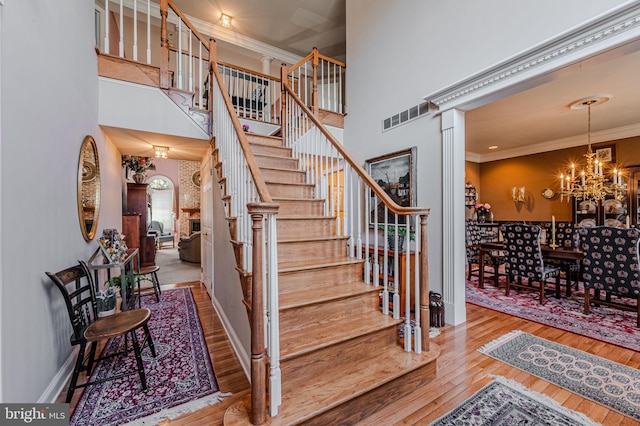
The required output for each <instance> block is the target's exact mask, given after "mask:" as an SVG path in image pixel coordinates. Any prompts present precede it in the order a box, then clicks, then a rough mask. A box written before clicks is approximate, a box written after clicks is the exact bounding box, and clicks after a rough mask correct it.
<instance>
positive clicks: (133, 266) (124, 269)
mask: <svg viewBox="0 0 640 426" xmlns="http://www.w3.org/2000/svg"><path fill="white" fill-rule="evenodd" d="M139 265H140V259H139V252H138V249H137V248H134V249H129V250H127V257H125V258H124V259H123V260H122V262H117V263H110V262H109V260H108V259H106V258H105V257H104V255H103V254H102V250H101V249H100V247H98V249H97V250H96V251H95V253H93V255H91V257H90V258H89V261H88V262H87V266H88V267H89V270H90V271H93V273H94V280H93V281H94V283H93V284H94V285H95V286H96V290H98V289H99V288H100V284H101V281H100V277H99V275H100V274H99V272H100V271H106V275H107V279H106V280H105V281H108V280H109V279H111V270H112V269H119V270H120V276H121V277H125V276H126V275H128V278H129V280H130V282H131V283H132V285H131V287H130V288H129V286H127V285H126V282H127V280H126V279H124V280H121V283H122V282H124V283H125V284H122V285H120V296H121V297H122V310H123V311H126V310H128V309H133V308H135V305H136V299H137V297H136V294H135V293H134V292H133V288H134V285H135V284H136V282H135V280H136V276H135V272H136V270H137V268H138V267H139ZM103 282H104V281H103ZM137 285H138V292H139V290H140V283H137ZM129 298H130V300H127V299H129Z"/></svg>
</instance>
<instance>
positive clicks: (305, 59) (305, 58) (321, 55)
mask: <svg viewBox="0 0 640 426" xmlns="http://www.w3.org/2000/svg"><path fill="white" fill-rule="evenodd" d="M314 49H316V48H315V47H314ZM314 55H315V56H317V58H318V59H324V60H325V61H327V62H331V63H332V64H336V65H339V66H341V67H343V68H346V67H347V64H345V63H344V62H340V61H338V60H336V59H333V58H330V57H328V56H325V55H323V54H321V53H319V52H318V51H317V49H316V50H315V51H312V52H311V53H309V54H308V55H307V56H305V57H304V58H302V59H301V60H300V61H298V62H297V63H296V64H295V65H292V66H291V68H289V69H288V70H287V74H291V73H292V72H293V71H294V70H296V69H298V68H300V67H301V66H302V64H304V63H305V62H307V61H309V60H311V59H313V57H314Z"/></svg>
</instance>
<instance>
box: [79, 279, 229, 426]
mask: <svg viewBox="0 0 640 426" xmlns="http://www.w3.org/2000/svg"><path fill="white" fill-rule="evenodd" d="M142 305H143V306H144V307H147V308H149V309H151V319H150V320H149V329H150V331H151V336H152V337H153V343H154V345H155V349H156V355H157V356H156V357H155V358H154V357H153V356H151V352H150V351H149V348H148V347H147V348H145V349H144V351H143V362H144V369H145V372H146V377H147V390H146V391H143V390H142V384H141V383H140V376H138V375H137V374H133V375H130V376H127V377H123V378H122V379H116V380H111V381H107V382H105V383H101V384H98V385H93V386H88V387H86V388H84V393H83V394H82V396H81V398H80V400H79V402H78V404H77V405H76V407H75V410H74V412H73V415H72V417H71V425H77V426H86V425H92V426H96V425H122V424H128V423H130V422H133V423H131V424H154V425H155V424H157V423H159V422H160V421H161V420H163V419H167V418H169V419H171V418H175V417H178V416H180V415H181V414H184V413H186V412H190V411H194V410H197V409H199V408H202V407H205V406H207V405H212V404H215V403H217V402H219V401H220V400H221V398H222V396H224V395H223V394H221V393H220V392H219V387H218V382H217V380H216V377H215V373H214V371H213V366H212V364H211V358H210V357H209V351H208V350H207V345H206V343H205V340H204V334H203V332H202V326H201V325H200V319H199V318H198V309H197V307H196V304H195V301H194V299H193V294H192V292H191V288H190V287H183V288H177V289H171V290H163V291H162V295H161V298H160V302H156V299H155V296H154V295H153V294H151V295H149V296H142ZM141 338H142V335H140V339H141ZM123 340H124V339H121V338H115V339H110V340H109V342H108V343H107V344H106V346H105V349H104V350H105V351H113V350H117V348H118V347H121V346H122V345H123ZM129 345H131V342H129ZM135 369H136V361H135V357H134V355H133V352H130V353H129V355H128V356H127V357H124V356H119V357H114V358H111V359H109V360H106V361H104V362H100V363H98V365H97V366H96V367H95V369H94V372H93V374H92V378H96V377H106V376H110V375H114V371H115V370H123V371H132V370H135Z"/></svg>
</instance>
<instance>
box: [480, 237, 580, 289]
mask: <svg viewBox="0 0 640 426" xmlns="http://www.w3.org/2000/svg"><path fill="white" fill-rule="evenodd" d="M496 250H504V242H503V241H489V242H484V243H480V244H479V245H478V261H479V264H480V268H478V269H479V272H478V287H480V288H484V267H482V263H483V260H484V256H488V255H489V254H490V253H491V252H492V251H496ZM540 251H541V252H542V257H543V259H554V260H582V259H583V258H584V252H583V251H582V250H580V249H578V248H571V247H552V246H550V245H548V244H541V245H540ZM494 272H495V273H496V274H497V273H498V271H494ZM567 295H568V296H570V295H571V286H567Z"/></svg>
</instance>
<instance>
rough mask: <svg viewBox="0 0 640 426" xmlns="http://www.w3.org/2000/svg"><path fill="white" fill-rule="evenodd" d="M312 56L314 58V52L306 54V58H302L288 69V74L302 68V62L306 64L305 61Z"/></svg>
mask: <svg viewBox="0 0 640 426" xmlns="http://www.w3.org/2000/svg"><path fill="white" fill-rule="evenodd" d="M311 58H313V52H311V53H309V54H308V55H307V56H305V57H304V58H302V59H300V60H299V61H298V63H297V64H295V65H293V66H292V67H291V68H289V69H288V70H287V74H290V73H292V72H293V71H294V70H296V69H298V68H300V67H301V66H302V64H304V63H305V62H307V61H309V60H310V59H311Z"/></svg>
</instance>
